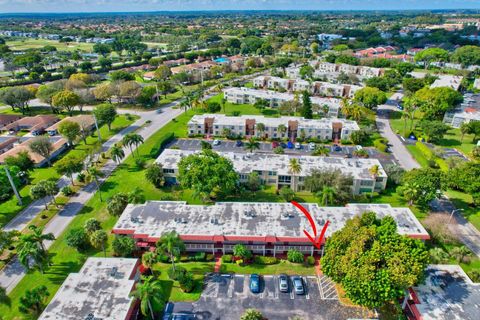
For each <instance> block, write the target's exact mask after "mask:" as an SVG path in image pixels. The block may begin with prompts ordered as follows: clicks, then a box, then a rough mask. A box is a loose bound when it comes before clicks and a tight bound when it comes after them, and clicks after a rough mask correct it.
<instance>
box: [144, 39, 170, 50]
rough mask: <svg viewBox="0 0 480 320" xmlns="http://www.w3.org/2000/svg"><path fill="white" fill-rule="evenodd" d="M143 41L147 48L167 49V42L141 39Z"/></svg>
mask: <svg viewBox="0 0 480 320" xmlns="http://www.w3.org/2000/svg"><path fill="white" fill-rule="evenodd" d="M143 43H145V44H146V45H147V46H148V47H149V48H155V49H156V48H159V49H162V50H166V49H167V46H168V43H160V42H146V41H143Z"/></svg>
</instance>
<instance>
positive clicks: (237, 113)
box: [232, 111, 240, 117]
mask: <svg viewBox="0 0 480 320" xmlns="http://www.w3.org/2000/svg"><path fill="white" fill-rule="evenodd" d="M232 115H233V116H234V117H238V116H239V115H240V111H233V112H232Z"/></svg>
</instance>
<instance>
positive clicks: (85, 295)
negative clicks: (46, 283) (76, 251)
mask: <svg viewBox="0 0 480 320" xmlns="http://www.w3.org/2000/svg"><path fill="white" fill-rule="evenodd" d="M137 263H138V259H127V258H88V259H87V261H86V262H85V264H84V265H83V267H82V269H81V270H80V271H79V272H78V273H70V275H69V276H68V277H67V279H66V280H65V281H64V282H63V284H62V286H61V287H60V289H59V290H58V291H57V293H56V294H55V296H54V297H53V299H52V301H50V303H49V305H48V306H47V308H46V309H45V310H44V311H43V313H42V314H41V316H40V318H39V319H40V320H46V319H55V320H59V319H72V320H74V319H75V320H78V319H86V318H87V316H88V315H90V314H92V315H93V316H94V317H95V319H115V320H117V319H118V320H124V319H126V318H127V313H128V311H129V310H130V307H131V304H132V302H133V298H131V297H130V296H129V295H130V292H131V291H132V290H133V287H134V284H135V280H133V279H132V277H133V276H134V275H135V273H136V267H137Z"/></svg>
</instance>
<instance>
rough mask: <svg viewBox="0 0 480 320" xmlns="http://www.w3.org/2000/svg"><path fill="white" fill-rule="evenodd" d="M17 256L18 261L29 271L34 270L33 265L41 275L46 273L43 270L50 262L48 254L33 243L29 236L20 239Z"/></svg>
mask: <svg viewBox="0 0 480 320" xmlns="http://www.w3.org/2000/svg"><path fill="white" fill-rule="evenodd" d="M17 256H18V261H20V264H21V265H22V266H23V267H24V268H25V269H26V270H27V271H29V270H30V269H31V268H32V264H33V266H36V267H37V268H38V269H39V270H40V272H41V273H44V270H43V268H44V266H45V264H46V262H47V261H48V253H47V251H45V250H43V249H42V248H41V247H40V246H39V245H38V244H37V243H35V242H34V241H32V240H31V238H30V237H29V236H28V235H27V236H22V237H20V242H19V244H18V246H17Z"/></svg>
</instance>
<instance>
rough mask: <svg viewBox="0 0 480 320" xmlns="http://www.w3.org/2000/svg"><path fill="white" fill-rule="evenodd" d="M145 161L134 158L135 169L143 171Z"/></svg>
mask: <svg viewBox="0 0 480 320" xmlns="http://www.w3.org/2000/svg"><path fill="white" fill-rule="evenodd" d="M145 164H146V162H145V160H144V159H143V158H135V167H137V169H143V168H145Z"/></svg>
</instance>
